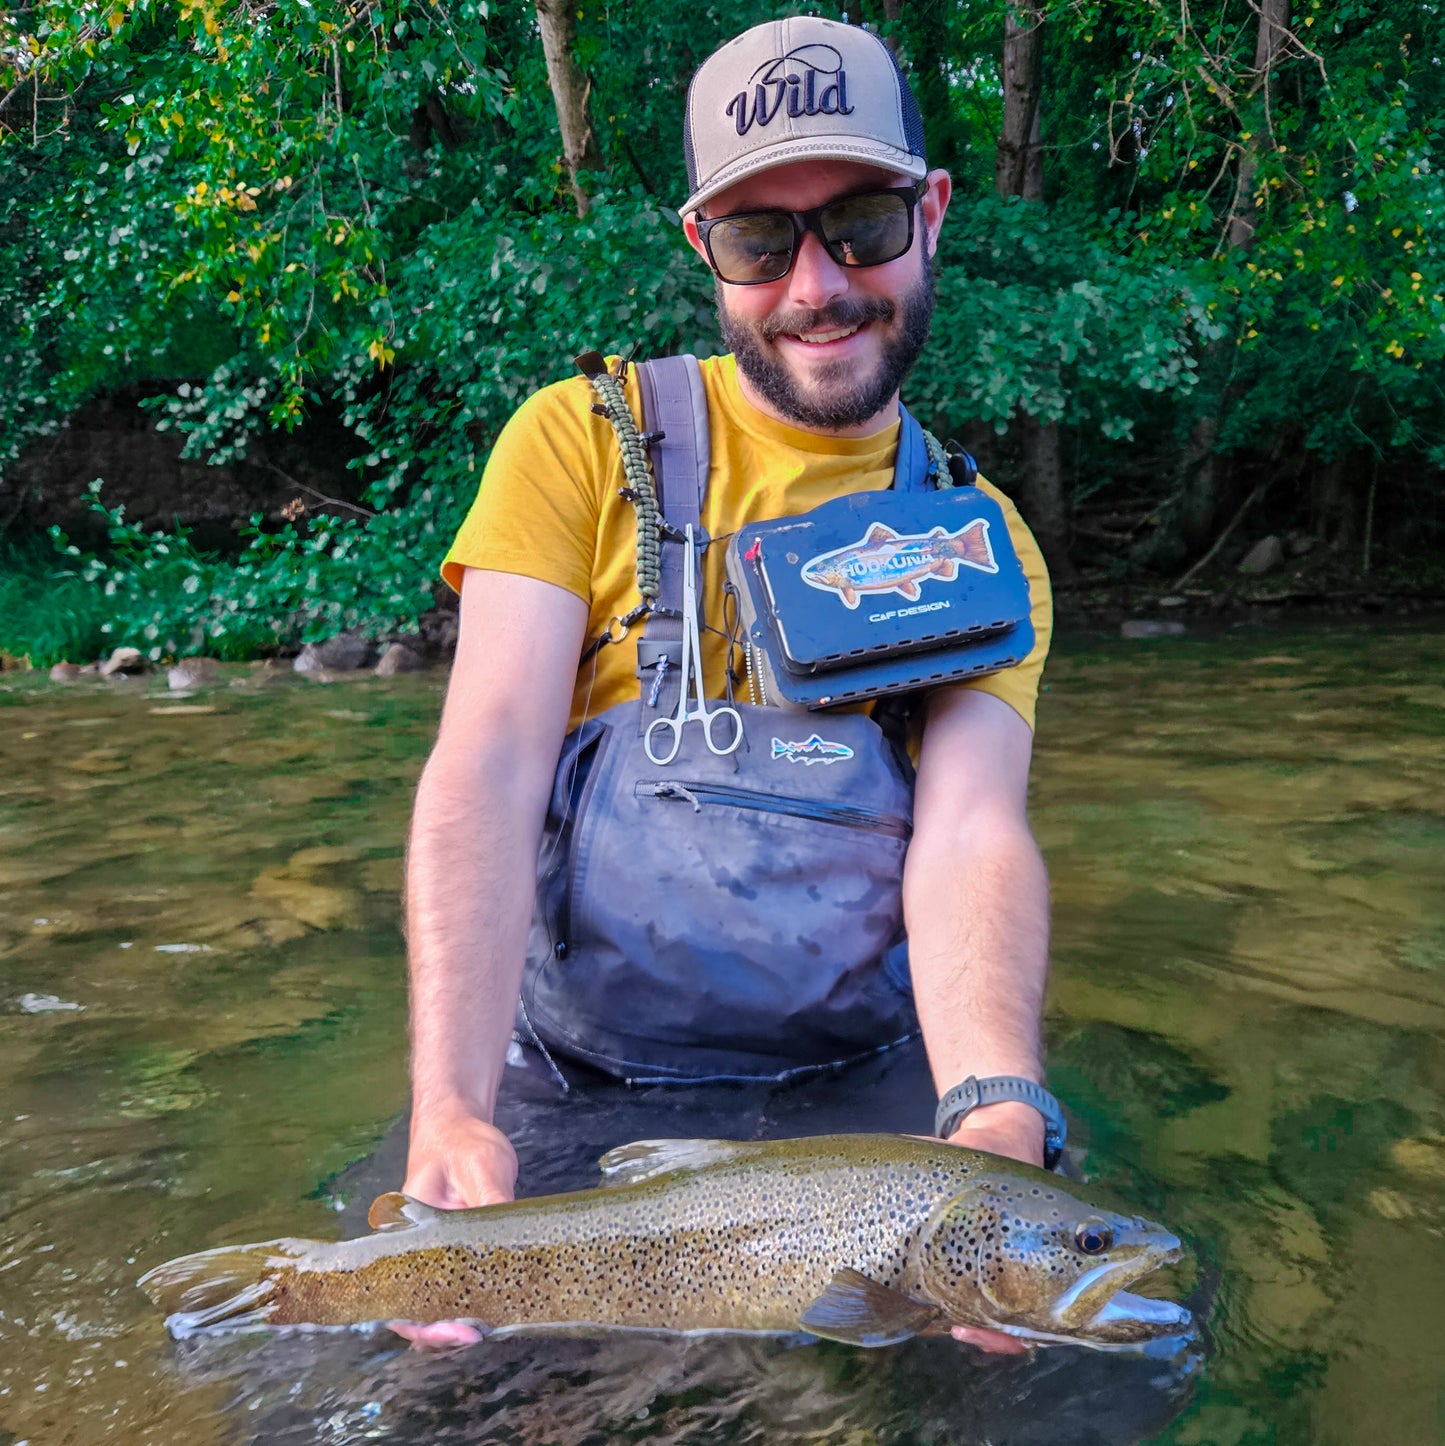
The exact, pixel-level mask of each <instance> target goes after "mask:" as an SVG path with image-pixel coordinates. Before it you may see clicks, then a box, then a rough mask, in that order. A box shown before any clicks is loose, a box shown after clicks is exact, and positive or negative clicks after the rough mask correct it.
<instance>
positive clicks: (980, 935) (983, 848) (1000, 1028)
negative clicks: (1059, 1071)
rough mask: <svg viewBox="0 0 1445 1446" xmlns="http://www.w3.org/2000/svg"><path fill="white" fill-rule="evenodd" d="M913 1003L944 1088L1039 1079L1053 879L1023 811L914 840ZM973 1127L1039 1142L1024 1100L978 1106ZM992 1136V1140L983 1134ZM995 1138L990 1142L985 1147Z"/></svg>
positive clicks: (908, 874) (1039, 1125) (910, 896)
mask: <svg viewBox="0 0 1445 1446" xmlns="http://www.w3.org/2000/svg"><path fill="white" fill-rule="evenodd" d="M904 911H905V916H906V919H907V923H908V951H909V967H910V970H911V972H912V976H913V992H914V1000H915V1002H916V1005H917V1009H918V1018H919V1023H920V1025H921V1027H922V1030H923V1038H924V1042H925V1044H926V1046H927V1049H928V1058H929V1064H930V1067H931V1069H932V1072H933V1078H934V1084H935V1087H936V1089H937V1092H938V1093H939V1095H942V1094H943V1093H944V1092H945V1091H946V1090H948V1089H951V1088H952V1087H953V1086H954V1085H956V1084H958V1083H959V1082H960V1081H961V1080H963V1079H966V1078H967V1077H968V1076H969V1075H976V1076H977V1077H978V1078H980V1079H983V1078H985V1077H987V1076H989V1075H1022V1076H1023V1077H1024V1078H1026V1079H1032V1080H1036V1081H1038V1082H1040V1083H1042V1082H1043V1079H1044V1073H1043V1051H1042V1045H1041V1042H1040V1035H1039V1022H1040V1017H1041V1015H1042V1011H1043V998H1044V985H1045V981H1046V978H1047V973H1048V943H1049V939H1048V877H1047V874H1046V872H1045V869H1044V863H1043V859H1042V857H1041V856H1040V854H1039V850H1038V846H1037V845H1036V844H1035V842H1034V840H1033V836H1032V834H1031V833H1030V832H1029V828H1028V824H1027V822H1026V821H1025V820H1024V818H1023V817H1022V816H1021V815H1019V814H1016V813H1014V812H1012V811H1009V810H1003V809H1001V810H995V811H991V812H987V813H983V814H981V815H979V816H977V817H975V818H973V819H972V820H970V821H968V822H967V823H966V824H964V825H963V826H961V827H959V828H958V829H956V830H950V831H949V832H948V833H947V834H945V835H942V836H939V835H937V834H935V835H934V836H933V837H931V838H926V839H924V840H922V841H920V842H917V843H915V846H914V847H913V848H912V849H911V850H910V852H909V855H908V862H907V867H906V869H905V872H904ZM967 1123H969V1131H970V1132H975V1131H978V1130H979V1129H980V1128H981V1129H982V1130H983V1131H984V1132H985V1133H987V1134H992V1135H995V1136H997V1139H996V1140H995V1141H994V1142H993V1143H994V1144H1000V1143H1004V1142H1006V1140H1008V1139H1012V1140H1014V1141H1017V1143H1018V1145H1019V1146H1020V1147H1021V1148H1026V1149H1027V1151H1028V1153H1029V1154H1030V1155H1034V1154H1036V1153H1037V1154H1039V1155H1041V1151H1042V1140H1043V1122H1042V1120H1041V1119H1040V1118H1039V1116H1038V1114H1037V1113H1036V1112H1035V1111H1034V1110H1033V1109H1031V1108H1030V1107H1029V1106H1027V1105H1015V1104H1000V1105H994V1106H991V1107H989V1108H987V1109H983V1110H978V1111H975V1112H974V1114H973V1115H971V1116H970V1117H969V1122H967ZM985 1143H987V1142H985ZM988 1147H993V1145H991V1144H990V1145H988Z"/></svg>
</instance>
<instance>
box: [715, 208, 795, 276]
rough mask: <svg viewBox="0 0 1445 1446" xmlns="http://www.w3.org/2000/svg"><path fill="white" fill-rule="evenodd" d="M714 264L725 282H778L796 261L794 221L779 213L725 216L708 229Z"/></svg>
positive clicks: (762, 212) (764, 212)
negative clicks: (794, 256) (794, 253)
mask: <svg viewBox="0 0 1445 1446" xmlns="http://www.w3.org/2000/svg"><path fill="white" fill-rule="evenodd" d="M707 240H708V245H709V247H710V248H711V250H712V264H713V265H714V266H715V267H716V268H717V273H718V275H719V276H721V277H722V279H723V280H724V281H731V282H733V283H734V284H735V285H746V284H747V283H748V282H751V281H776V280H777V279H778V277H780V276H781V275H783V273H784V272H785V271H787V269H788V267H789V266H790V265H792V261H793V218H792V217H791V216H787V215H784V214H783V213H782V212H779V211H758V212H755V213H754V214H752V215H748V216H725V217H723V218H722V219H721V220H719V221H717V222H715V223H714V224H713V225H712V226H710V227H709V228H708V233H707Z"/></svg>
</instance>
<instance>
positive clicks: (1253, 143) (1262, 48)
mask: <svg viewBox="0 0 1445 1446" xmlns="http://www.w3.org/2000/svg"><path fill="white" fill-rule="evenodd" d="M1289 33H1290V30H1289V0H1259V31H1258V33H1257V34H1256V36H1255V40H1254V83H1253V85H1252V86H1251V87H1250V92H1249V93H1250V94H1251V95H1252V96H1254V95H1260V94H1261V93H1262V94H1263V96H1264V124H1263V125H1262V126H1261V127H1260V128H1259V129H1258V130H1256V131H1255V133H1254V135H1253V137H1252V138H1251V140H1250V142H1249V144H1247V145H1246V146H1245V147H1244V149H1243V150H1242V151H1241V152H1240V156H1239V177H1238V181H1237V183H1236V185H1235V188H1234V205H1233V206H1232V207H1231V209H1230V213H1229V230H1228V235H1229V244H1230V245H1231V246H1237V247H1241V248H1244V249H1248V248H1249V247H1250V246H1251V245H1252V244H1253V242H1254V213H1255V211H1256V210H1257V209H1258V205H1257V203H1256V201H1255V196H1254V177H1255V172H1256V171H1257V170H1258V168H1259V147H1260V144H1261V143H1262V142H1264V143H1268V144H1269V145H1271V146H1272V145H1273V144H1274V121H1273V107H1272V105H1271V102H1272V100H1273V82H1274V67H1275V64H1276V63H1277V62H1278V60H1279V57H1280V56H1281V55H1282V54H1283V53H1284V44H1285V40H1286V39H1287V38H1288V36H1289Z"/></svg>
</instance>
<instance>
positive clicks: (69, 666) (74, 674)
mask: <svg viewBox="0 0 1445 1446" xmlns="http://www.w3.org/2000/svg"><path fill="white" fill-rule="evenodd" d="M84 671H85V670H84V669H83V668H82V667H81V666H80V664H79V663H57V664H56V665H55V666H54V667H53V668H52V669H51V670H50V681H51V682H52V683H73V682H74V681H75V680H76V679H77V678H78V677H80V675H81V674H82V673H83V672H84Z"/></svg>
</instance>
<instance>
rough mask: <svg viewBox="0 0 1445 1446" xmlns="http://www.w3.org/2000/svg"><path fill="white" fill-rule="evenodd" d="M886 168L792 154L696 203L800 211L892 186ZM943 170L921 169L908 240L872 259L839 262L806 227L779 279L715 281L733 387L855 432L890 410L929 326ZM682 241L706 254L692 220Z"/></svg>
mask: <svg viewBox="0 0 1445 1446" xmlns="http://www.w3.org/2000/svg"><path fill="white" fill-rule="evenodd" d="M900 183H901V178H900V177H898V176H896V175H894V174H893V173H892V172H889V171H883V170H879V169H878V168H876V167H873V166H864V165H858V164H856V163H854V162H851V161H800V162H795V163H793V164H791V165H786V166H779V167H777V168H776V169H774V170H771V171H765V172H763V173H762V174H761V175H758V176H753V177H749V178H748V179H747V180H746V181H740V182H739V183H738V184H737V185H736V186H732V187H730V188H729V189H728V190H726V191H723V192H721V193H720V194H719V195H717V196H715V197H714V198H713V199H712V200H710V201H709V202H708V203H707V208H706V209H707V214H708V215H710V216H722V215H729V214H732V213H734V212H737V211H748V210H768V209H777V210H787V211H806V210H810V209H811V208H813V207H815V206H821V205H823V204H825V203H826V202H828V201H831V200H835V199H837V198H838V197H840V196H844V195H850V194H853V193H856V192H860V191H873V190H877V189H879V188H880V187H887V186H897V185H899V184H900ZM949 192H950V183H949V178H948V175H947V173H946V172H944V171H933V172H930V174H929V176H928V181H927V190H926V191H925V192H924V195H923V199H922V201H921V202H920V205H921V207H922V225H921V226H919V227H916V228H915V236H914V242H913V246H912V247H911V248H910V250H908V251H907V252H905V253H904V254H903V255H902V256H900V257H898V258H897V259H896V260H894V261H889V262H886V263H884V264H883V265H881V266H867V267H859V266H847V265H843V264H840V263H838V262H836V261H835V260H834V259H833V258H832V257H831V256H829V254H828V252H827V250H826V248H825V247H824V246H823V244H822V242H821V241H820V240H819V239H818V237H817V236H816V235H815V234H813V233H812V232H808V233H806V234H805V235H804V236H803V239H802V241H801V242H800V243H799V246H798V251H797V256H796V259H795V261H794V263H793V267H792V269H791V270H790V271H789V272H788V273H787V275H786V276H782V277H779V278H778V280H776V281H772V282H765V283H762V284H760V285H750V286H732V285H729V284H728V283H726V282H723V281H718V282H717V304H718V320H719V322H720V324H721V326H722V331H723V337H724V339H725V340H726V342H727V343H728V345H729V347H731V349H732V351H733V352H734V353H735V355H736V356H737V361H738V374H739V383H740V385H741V387H742V390H743V393H744V395H745V396H746V397H747V398H748V400H749V401H751V402H752V403H753V405H754V406H756V407H757V408H758V409H759V410H760V411H762V412H764V413H766V414H768V415H769V416H772V417H775V418H776V419H777V420H779V421H783V422H787V423H789V424H790V425H792V426H798V427H803V428H804V429H806V430H808V431H814V432H820V433H825V434H829V435H834V436H866V435H868V434H869V433H870V432H875V431H878V430H879V429H880V428H882V427H884V426H886V425H888V423H889V422H891V421H892V420H893V418H894V417H895V416H896V408H897V404H898V388H899V385H900V384H901V382H902V381H903V378H904V377H905V376H906V375H907V373H908V371H909V369H910V368H911V367H912V365H913V363H914V362H915V361H916V360H917V358H918V353H919V352H920V350H921V349H922V347H923V343H924V341H925V339H926V338H927V335H928V323H929V319H930V317H931V315H932V311H933V288H932V278H931V276H930V273H929V265H928V262H929V257H930V256H931V255H932V252H933V249H934V247H935V245H936V244H937V236H938V228H939V225H940V224H941V223H942V220H943V214H944V211H945V210H946V209H947V206H948V197H949ZM686 229H687V235H688V240H689V241H690V242H691V243H692V244H693V246H694V247H695V248H696V249H697V250H698V252H699V254H700V255H705V253H704V251H703V248H702V245H701V242H700V239H699V237H698V234H697V228H696V224H695V221H694V218H693V217H691V216H689V217H688V218H687V222H686Z"/></svg>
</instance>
